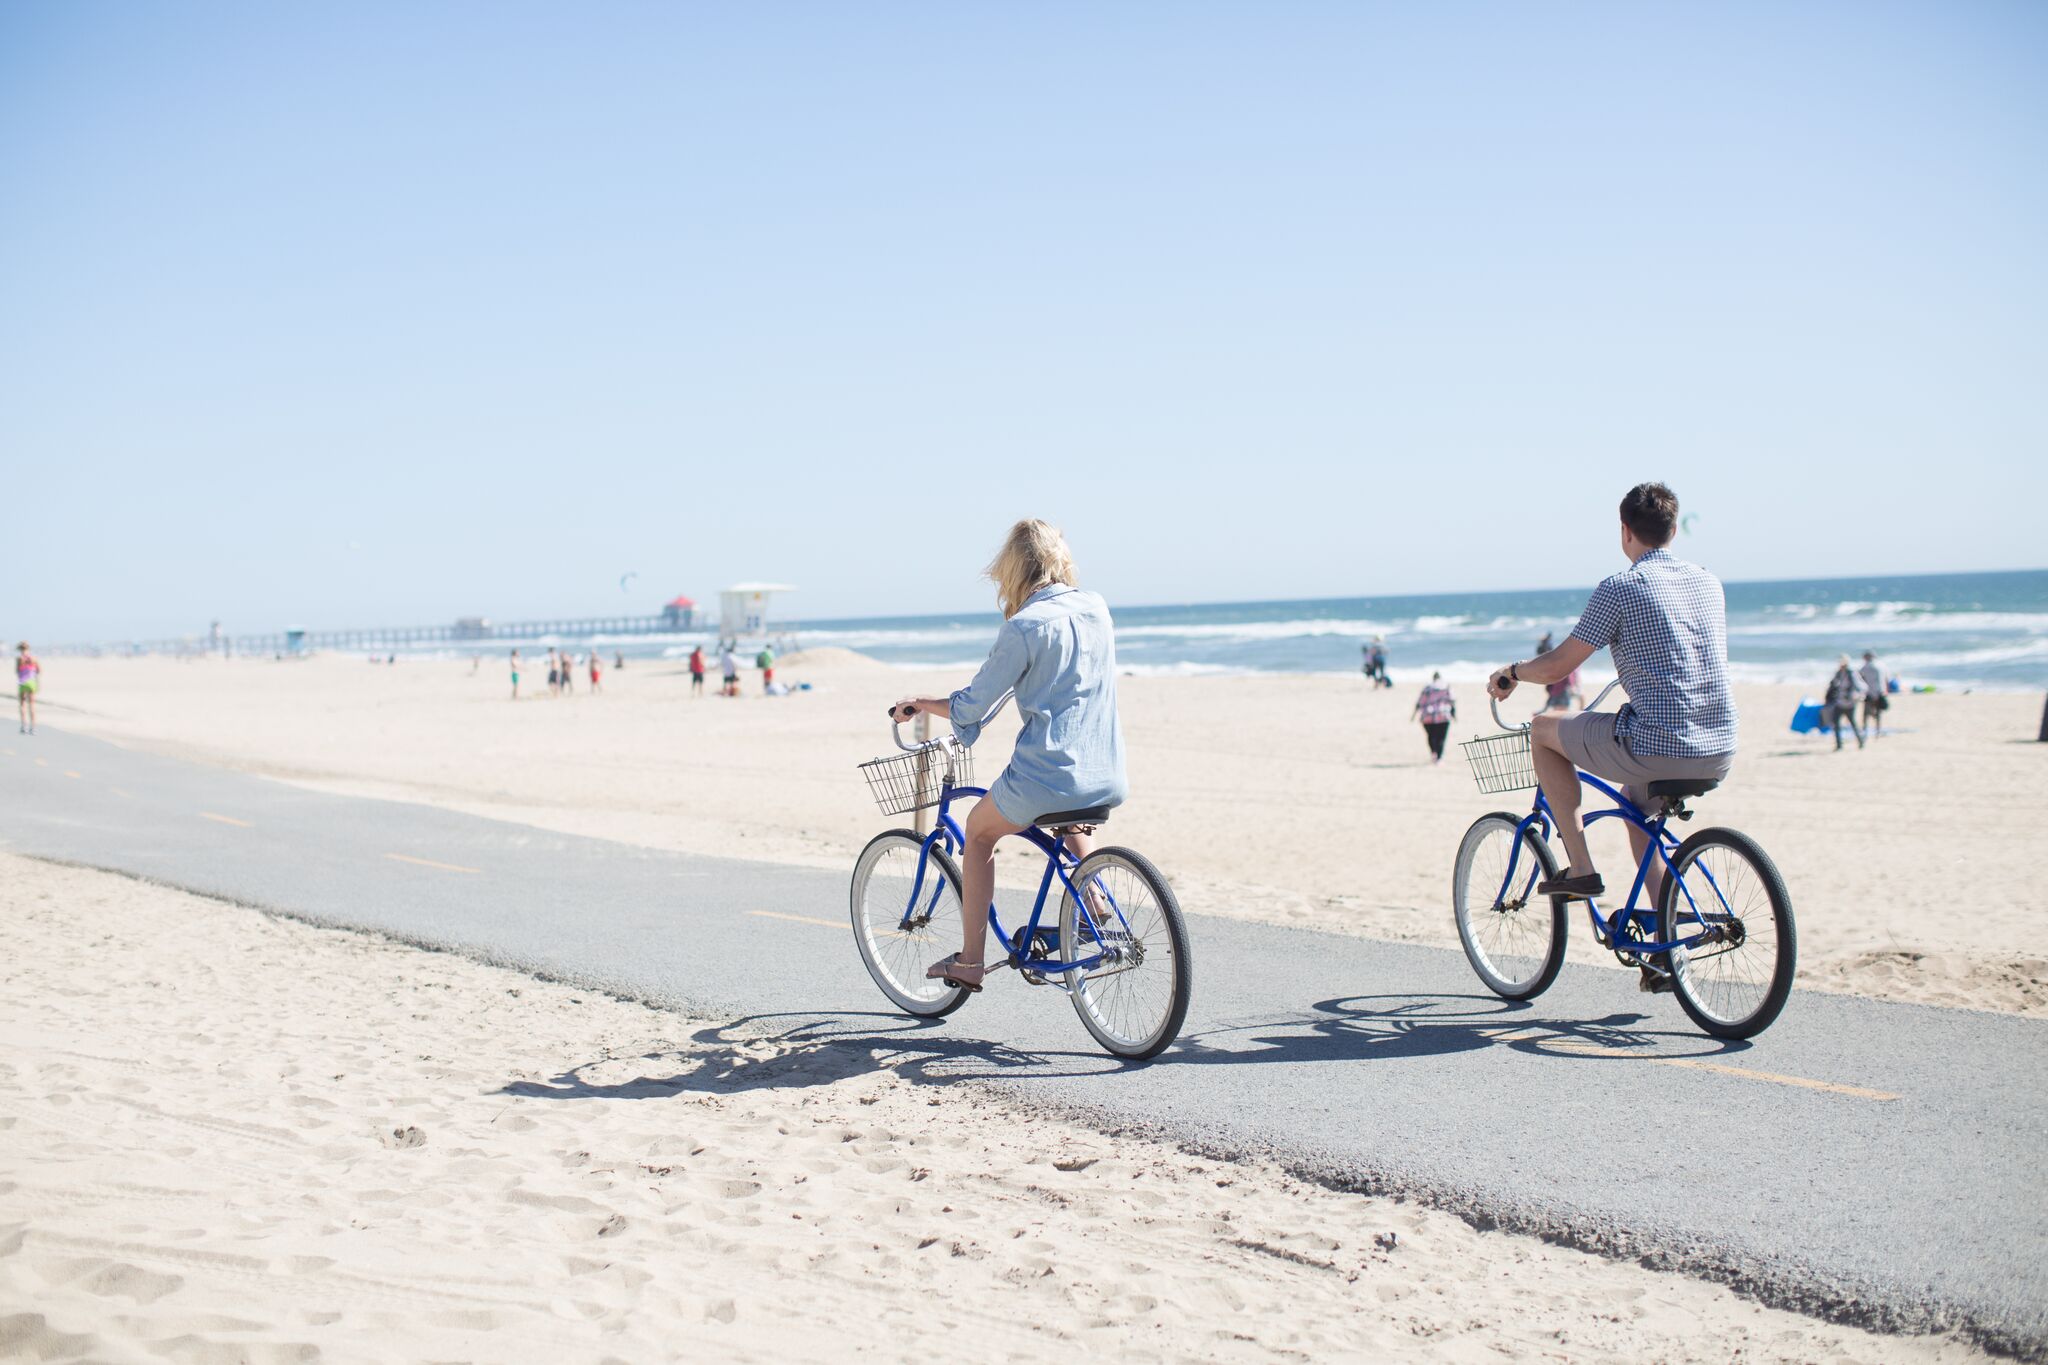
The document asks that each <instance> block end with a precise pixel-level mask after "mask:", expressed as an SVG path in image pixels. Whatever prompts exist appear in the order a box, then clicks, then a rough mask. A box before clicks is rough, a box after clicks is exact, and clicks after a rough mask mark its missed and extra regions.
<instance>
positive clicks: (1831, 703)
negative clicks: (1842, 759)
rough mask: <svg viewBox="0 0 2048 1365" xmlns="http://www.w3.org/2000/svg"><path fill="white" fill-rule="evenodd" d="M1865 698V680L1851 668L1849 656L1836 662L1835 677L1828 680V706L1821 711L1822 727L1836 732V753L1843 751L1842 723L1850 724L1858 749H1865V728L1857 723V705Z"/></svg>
mask: <svg viewBox="0 0 2048 1365" xmlns="http://www.w3.org/2000/svg"><path fill="white" fill-rule="evenodd" d="M1862 697H1863V680H1862V679H1860V678H1858V677H1857V676H1856V674H1855V673H1854V671H1852V670H1851V669H1850V667H1849V656H1848V655H1846V654H1844V655H1843V656H1842V657H1841V658H1839V659H1837V660H1835V676H1834V677H1832V678H1829V679H1828V695H1827V701H1826V704H1824V705H1823V706H1822V707H1821V709H1820V727H1821V729H1823V730H1826V729H1829V728H1832V729H1833V730H1834V732H1835V752H1836V753H1840V752H1841V751H1842V722H1843V721H1845V720H1846V721H1848V722H1849V729H1850V732H1851V733H1853V734H1854V735H1855V736H1856V747H1857V748H1859V749H1860V748H1862V747H1863V727H1862V726H1861V725H1858V724H1857V723H1856V703H1857V702H1858V701H1860V700H1861V699H1862Z"/></svg>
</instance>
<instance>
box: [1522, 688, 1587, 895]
mask: <svg viewBox="0 0 2048 1365" xmlns="http://www.w3.org/2000/svg"><path fill="white" fill-rule="evenodd" d="M1559 719H1560V717H1557V716H1548V715H1545V716H1538V717H1536V719H1535V720H1534V721H1533V722H1532V723H1531V724H1532V729H1531V731H1530V734H1529V744H1530V749H1531V751H1532V753H1533V754H1534V756H1535V759H1536V780H1537V781H1538V782H1539V783H1541V784H1542V786H1543V797H1544V799H1545V800H1547V801H1548V802H1549V803H1550V813H1551V815H1552V816H1553V817H1555V819H1556V820H1557V833H1558V836H1559V837H1560V838H1562V839H1563V840H1564V851H1565V856H1566V857H1568V858H1570V859H1571V865H1570V866H1569V867H1567V868H1566V869H1565V873H1564V875H1566V876H1567V877H1590V876H1592V875H1593V874H1594V867H1593V854H1592V852H1591V850H1589V849H1588V848H1587V847H1586V826H1585V824H1584V823H1583V822H1582V821H1581V820H1580V819H1579V770H1578V767H1577V765H1575V764H1574V763H1573V762H1572V761H1571V759H1570V758H1568V757H1566V755H1565V752H1564V749H1563V748H1562V747H1561V745H1560V744H1559V742H1558V738H1557V726H1558V721H1559Z"/></svg>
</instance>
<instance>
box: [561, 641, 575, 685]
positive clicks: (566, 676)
mask: <svg viewBox="0 0 2048 1365" xmlns="http://www.w3.org/2000/svg"><path fill="white" fill-rule="evenodd" d="M575 691H576V656H575V655H574V654H573V653H571V652H570V651H568V650H566V649H565V650H563V651H562V695H563V696H565V697H567V696H570V695H572V694H574V693H575Z"/></svg>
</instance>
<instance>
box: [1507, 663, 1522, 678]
mask: <svg viewBox="0 0 2048 1365" xmlns="http://www.w3.org/2000/svg"><path fill="white" fill-rule="evenodd" d="M1520 668H1521V665H1520V664H1519V663H1513V664H1509V665H1508V679H1509V680H1510V681H1512V682H1520V681H1521V680H1522V675H1521V673H1520V672H1518V671H1517V670H1519V669H1520Z"/></svg>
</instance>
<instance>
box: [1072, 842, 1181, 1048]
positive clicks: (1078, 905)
mask: <svg viewBox="0 0 2048 1365" xmlns="http://www.w3.org/2000/svg"><path fill="white" fill-rule="evenodd" d="M1073 880H1074V891H1071V892H1070V891H1065V890H1062V892H1061V894H1060V957H1061V959H1062V960H1063V961H1067V962H1079V961H1082V960H1084V959H1087V958H1091V957H1095V956H1098V955H1100V956H1102V957H1103V958H1104V959H1105V960H1104V961H1103V962H1101V963H1100V964H1098V965H1096V966H1093V967H1089V968H1086V969H1085V970H1082V971H1074V972H1068V973H1067V974H1066V985H1067V994H1068V996H1069V997H1070V998H1071V999H1072V1000H1073V1002H1074V1013H1076V1014H1078V1015H1080V1016H1081V1023H1082V1025H1083V1026H1084V1027H1085V1028H1087V1030H1088V1032H1089V1033H1091V1034H1093V1035H1094V1037H1095V1041H1096V1042H1098V1043H1100V1044H1102V1046H1103V1047H1104V1048H1106V1049H1108V1050H1109V1051H1110V1052H1112V1053H1114V1054H1116V1055H1117V1056H1119V1057H1128V1058H1131V1059H1133V1060H1135V1061H1143V1060H1144V1059H1145V1058H1147V1057H1156V1056H1158V1055H1159V1054H1160V1053H1161V1052H1164V1051H1165V1050H1166V1049H1167V1047H1169V1046H1170V1045H1171V1044H1172V1042H1173V1040H1174V1039H1175V1038H1177V1037H1179V1036H1180V1026H1181V1024H1182V1023H1184V1022H1185V1021H1186V1019H1187V1017H1188V1000H1189V999H1190V997H1191V995H1192V993H1193V968H1194V963H1193V959H1192V957H1191V956H1190V953H1189V947H1188V926H1187V920H1186V919H1185V918H1184V917H1183V916H1182V915H1181V912H1180V902H1179V901H1178V900H1176V899H1175V898H1174V894H1173V888H1172V887H1170V886H1168V885H1167V884H1166V878H1165V877H1163V876H1161V875H1160V874H1159V869H1158V868H1156V867H1154V866H1152V864H1151V862H1150V861H1149V860H1147V859H1145V858H1144V857H1141V856H1140V855H1138V854H1136V853H1133V852H1131V851H1130V850H1129V849H1127V848H1105V849H1099V850H1097V851H1096V852H1094V853H1091V854H1089V855H1088V856H1087V858H1085V859H1083V860H1082V862H1081V865H1080V866H1079V867H1077V868H1075V869H1074V878H1073ZM1076 893H1078V895H1079V899H1078V900H1077V898H1076Z"/></svg>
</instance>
